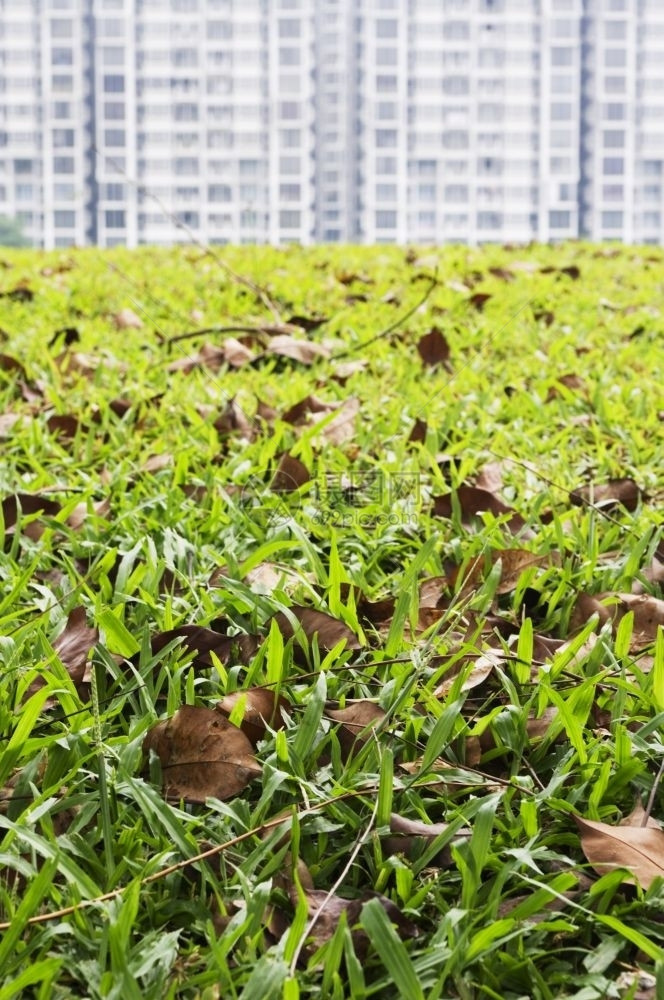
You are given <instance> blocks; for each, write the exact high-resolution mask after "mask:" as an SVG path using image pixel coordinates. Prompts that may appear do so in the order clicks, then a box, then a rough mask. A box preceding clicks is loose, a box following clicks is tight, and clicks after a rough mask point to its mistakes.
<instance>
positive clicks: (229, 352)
mask: <svg viewBox="0 0 664 1000" xmlns="http://www.w3.org/2000/svg"><path fill="white" fill-rule="evenodd" d="M222 350H223V355H224V361H225V362H226V364H227V365H230V366H231V368H242V366H243V365H246V364H249V362H250V361H253V360H254V358H255V354H254V352H253V351H252V350H251V349H250V348H249V347H247V345H246V344H243V343H242V341H241V340H237V339H236V338H235V337H227V338H226V340H225V341H224V346H223V348H222Z"/></svg>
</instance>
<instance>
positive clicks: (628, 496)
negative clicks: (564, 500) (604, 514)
mask: <svg viewBox="0 0 664 1000" xmlns="http://www.w3.org/2000/svg"><path fill="white" fill-rule="evenodd" d="M642 496H643V493H642V490H641V489H640V487H639V486H638V485H637V484H636V483H635V482H634V480H633V479H629V478H624V479H609V481H608V482H606V483H589V484H588V485H586V486H579V487H578V488H577V489H575V490H573V491H572V492H571V493H570V500H571V501H572V503H573V504H575V505H576V506H577V507H584V506H585V505H586V504H589V503H592V504H595V506H601V508H602V510H607V511H610V510H613V509H615V508H616V507H619V506H622V507H624V508H625V510H630V511H632V510H636V508H637V506H638V504H639V500H640V499H641V498H642Z"/></svg>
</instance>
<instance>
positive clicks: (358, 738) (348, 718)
mask: <svg viewBox="0 0 664 1000" xmlns="http://www.w3.org/2000/svg"><path fill="white" fill-rule="evenodd" d="M325 714H326V715H327V716H328V718H330V719H334V721H335V722H340V723H341V726H340V727H339V729H338V731H337V738H338V740H339V746H340V747H341V753H342V756H343V758H344V760H346V759H347V758H348V757H350V756H351V754H352V753H353V751H354V749H356V748H357V749H359V747H361V746H362V745H363V744H364V743H366V741H367V740H368V739H369V738H370V737H371V734H372V733H373V731H374V730H375V729H376V727H377V726H379V725H380V723H381V722H382V721H383V720H384V719H385V718H387V716H386V714H385V712H384V711H383V709H382V708H380V706H379V705H376V704H375V702H373V701H355V702H352V703H350V704H349V703H346V707H345V708H326V710H325Z"/></svg>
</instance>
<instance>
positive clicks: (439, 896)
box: [0, 244, 664, 1000]
mask: <svg viewBox="0 0 664 1000" xmlns="http://www.w3.org/2000/svg"><path fill="white" fill-rule="evenodd" d="M1 258H2V260H1V263H2V267H1V269H0V328H1V331H0V446H1V448H2V452H1V454H2V460H1V461H0V498H2V518H1V519H0V536H1V537H2V545H1V546H0V550H1V551H0V663H1V664H2V685H1V687H0V739H2V741H3V742H2V754H1V755H0V803H1V804H0V830H1V837H2V841H1V844H0V921H2V937H1V938H0V1000H10V998H13V997H35V998H41V1000H46V998H48V1000H50V998H68V997H72V996H76V997H78V996H81V997H91V998H95V1000H96V998H101V997H104V998H119V1000H120V998H121V1000H133V998H136V1000H138V998H156V1000H160V998H163V997H169V998H171V997H172V998H174V997H183V998H184V997H192V998H193V997H201V998H205V1000H212V998H217V997H218V998H235V997H241V998H243V1000H268V998H275V1000H276V998H280V997H283V998H285V1000H295V998H297V997H320V998H323V997H325V998H330V1000H332V998H334V1000H342V998H353V1000H361V998H363V997H377V998H397V997H406V998H408V1000H419V998H430V1000H438V998H461V1000H471V998H473V1000H474V998H494V1000H517V998H524V1000H525V998H536V1000H549V998H558V997H570V998H571V997H574V998H576V1000H593V998H600V997H616V998H617V997H626V998H633V1000H637V998H641V1000H645V998H651V1000H654V998H655V997H661V996H664V947H663V946H662V943H661V942H662V932H663V921H664V882H662V876H664V832H663V831H662V830H661V829H660V823H659V820H664V806H663V793H662V785H661V776H662V768H663V766H664V752H663V751H664V747H663V743H662V726H663V724H664V629H663V628H662V625H664V600H663V598H662V581H663V580H664V565H663V564H664V542H663V540H662V522H663V518H662V500H663V499H664V481H663V466H664V462H663V459H664V430H663V420H664V398H663V390H662V376H663V373H664V358H663V355H664V351H663V348H662V344H663V322H664V321H663V318H662V315H661V303H662V301H663V300H664V296H663V293H664V278H663V275H664V269H663V264H664V253H663V252H662V251H661V250H659V249H654V248H650V247H648V248H632V247H629V248H621V247H617V246H616V247H613V246H604V247H597V246H587V245H578V244H570V245H561V246H555V247H538V246H533V247H528V248H523V247H518V248H500V247H487V248H483V249H468V248H464V247H450V248H445V249H443V250H435V251H434V250H431V249H421V250H420V249H415V250H406V249H404V248H397V247H378V248H352V247H351V248H334V249H332V248H329V247H327V248H326V247H320V248H315V249H310V250H303V249H301V248H298V247H291V248H286V249H282V250H277V249H270V248H264V247H246V248H237V249H228V250H227V249H221V248H219V249H218V250H215V251H210V252H207V253H206V252H205V251H203V250H202V249H199V248H196V247H184V248H179V249H174V250H156V249H143V250H140V251H135V252H129V251H124V250H114V251H107V252H103V253H102V252H98V251H71V252H70V251H63V252H59V253H52V254H47V255H38V254H36V253H33V252H28V251H12V252H10V251H4V252H2V254H1Z"/></svg>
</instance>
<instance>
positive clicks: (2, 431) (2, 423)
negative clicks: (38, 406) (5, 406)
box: [0, 413, 23, 441]
mask: <svg viewBox="0 0 664 1000" xmlns="http://www.w3.org/2000/svg"><path fill="white" fill-rule="evenodd" d="M19 421H23V417H22V416H21V414H20V413H0V441H6V440H7V439H8V438H9V437H11V432H12V430H13V429H14V427H15V426H16V424H17V423H19Z"/></svg>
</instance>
